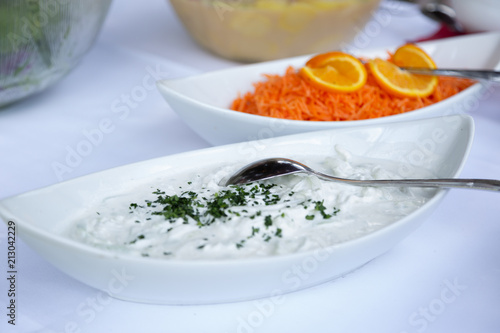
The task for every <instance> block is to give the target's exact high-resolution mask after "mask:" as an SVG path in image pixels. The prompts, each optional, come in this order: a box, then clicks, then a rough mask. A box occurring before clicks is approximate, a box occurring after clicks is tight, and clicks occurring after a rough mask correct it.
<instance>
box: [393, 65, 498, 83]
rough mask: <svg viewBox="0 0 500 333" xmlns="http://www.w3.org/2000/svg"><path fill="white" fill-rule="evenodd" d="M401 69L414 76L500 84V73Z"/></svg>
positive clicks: (490, 71)
mask: <svg viewBox="0 0 500 333" xmlns="http://www.w3.org/2000/svg"><path fill="white" fill-rule="evenodd" d="M401 69H404V70H406V71H408V72H410V73H413V74H420V75H441V76H454V77H463V78H466V79H474V80H487V81H493V82H500V71H492V70H468V69H442V68H438V69H430V68H416V67H401Z"/></svg>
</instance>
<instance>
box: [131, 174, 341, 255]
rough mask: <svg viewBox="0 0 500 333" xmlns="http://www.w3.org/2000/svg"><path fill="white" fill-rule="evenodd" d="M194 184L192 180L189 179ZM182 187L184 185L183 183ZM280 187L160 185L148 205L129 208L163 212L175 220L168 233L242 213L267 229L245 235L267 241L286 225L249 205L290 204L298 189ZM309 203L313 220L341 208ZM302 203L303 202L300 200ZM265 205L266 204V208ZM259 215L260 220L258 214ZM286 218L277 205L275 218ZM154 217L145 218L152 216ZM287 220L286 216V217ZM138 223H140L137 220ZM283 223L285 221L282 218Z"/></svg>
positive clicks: (306, 203) (254, 228) (280, 233)
mask: <svg viewBox="0 0 500 333" xmlns="http://www.w3.org/2000/svg"><path fill="white" fill-rule="evenodd" d="M188 185H191V182H188ZM181 188H182V187H181ZM280 189H282V187H281V186H280V185H277V184H262V183H258V184H256V183H253V184H246V185H243V186H230V187H228V188H225V189H223V190H220V191H217V192H213V193H208V192H209V190H208V189H207V190H206V191H205V192H204V196H200V195H199V194H198V193H196V192H194V191H184V192H182V193H180V194H174V195H167V194H166V192H164V191H162V190H160V189H157V190H156V191H154V192H153V194H155V195H156V196H157V197H156V200H145V203H146V204H145V205H144V206H141V205H139V204H137V203H131V204H130V205H129V210H131V213H132V211H133V210H136V209H143V210H146V212H147V213H148V214H151V215H157V216H163V218H164V219H165V220H166V221H168V222H169V223H171V224H172V227H170V228H168V229H167V230H166V231H165V232H166V233H168V232H170V231H171V230H172V229H174V228H175V227H176V225H180V224H191V225H195V226H197V227H198V228H204V227H207V226H210V225H211V224H213V223H216V222H217V223H226V222H227V221H230V220H231V219H232V218H233V217H243V218H248V219H251V220H256V222H255V223H262V224H261V226H262V227H265V232H261V230H262V228H260V227H259V225H258V224H257V225H254V226H252V228H251V230H249V234H248V236H247V238H246V239H251V238H254V237H255V236H256V235H258V234H259V238H260V239H262V240H263V241H265V242H269V241H271V240H272V239H273V238H276V237H277V238H281V237H283V229H281V228H279V227H278V226H279V223H278V222H280V221H278V220H276V221H274V220H273V216H272V215H270V214H266V215H265V216H263V215H264V214H263V213H262V210H254V211H253V212H252V213H249V211H248V209H247V208H246V207H248V206H263V207H264V206H270V205H278V204H281V207H282V208H281V209H283V208H290V205H289V204H286V205H285V203H288V202H290V201H291V199H290V197H292V196H293V195H294V194H295V193H294V192H293V191H289V192H285V193H284V195H283V196H282V195H280V194H278V193H280ZM310 204H312V205H314V208H313V211H311V210H309V213H308V214H307V215H305V219H306V220H313V219H315V218H316V217H317V215H318V214H317V213H319V215H321V217H322V218H323V219H329V218H331V217H332V216H334V215H336V214H337V213H338V212H339V210H338V209H337V208H333V211H332V212H331V213H328V212H327V211H329V209H327V207H325V205H324V201H312V200H311V199H307V200H305V201H304V202H302V203H301V205H302V206H304V209H306V210H308V209H309V208H308V206H310ZM299 205H300V203H299ZM263 209H265V208H263ZM257 217H259V219H258V220H257V219H256V218H257ZM279 217H281V218H286V214H285V212H283V211H281V210H280V209H278V213H277V215H275V218H279ZM150 219H151V218H146V220H150ZM285 221H286V220H285ZM136 223H140V221H139V220H136ZM280 223H283V222H280ZM144 238H145V236H144V235H139V236H137V237H136V239H134V240H132V241H131V242H130V244H134V243H136V242H137V241H138V240H141V239H144ZM203 241H204V243H202V245H198V246H197V249H199V250H202V249H203V248H204V247H205V246H206V245H207V244H208V243H207V242H208V241H209V239H208V238H205V239H204V240H203ZM244 245H245V239H243V240H241V241H239V242H238V243H235V246H236V248H238V249H240V248H242V247H243V246H244ZM163 254H164V255H171V254H172V253H171V252H164V253H163Z"/></svg>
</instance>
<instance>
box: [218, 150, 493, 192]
mask: <svg viewBox="0 0 500 333" xmlns="http://www.w3.org/2000/svg"><path fill="white" fill-rule="evenodd" d="M296 173H306V174H310V175H314V176H316V177H318V178H321V179H323V180H327V181H336V182H340V183H345V184H351V185H358V186H399V187H437V188H468V189H478V190H489V191H497V192H500V180H495V179H457V178H441V179H364V180H359V179H346V178H339V177H334V176H330V175H327V174H324V173H321V172H318V171H315V170H313V169H311V168H310V167H308V166H307V165H305V164H303V163H300V162H297V161H294V160H291V159H289V158H266V159H263V160H259V161H256V162H253V163H250V164H248V165H246V166H244V167H243V168H241V169H240V170H238V171H237V172H236V173H235V174H233V175H232V176H231V177H229V178H227V180H226V179H223V180H222V181H221V184H220V185H222V186H229V185H243V184H248V183H252V182H255V181H259V180H265V179H271V178H275V177H280V176H285V175H291V174H296Z"/></svg>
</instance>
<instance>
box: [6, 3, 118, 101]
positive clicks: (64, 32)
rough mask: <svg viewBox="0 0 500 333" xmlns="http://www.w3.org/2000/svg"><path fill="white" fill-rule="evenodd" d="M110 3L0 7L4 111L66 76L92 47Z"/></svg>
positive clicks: (10, 4)
mask: <svg viewBox="0 0 500 333" xmlns="http://www.w3.org/2000/svg"><path fill="white" fill-rule="evenodd" d="M110 3H111V0H66V1H42V0H18V1H2V2H0V107H1V106H3V105H6V104H9V103H12V102H14V101H17V100H19V99H21V98H23V97H26V96H28V95H31V94H33V93H36V92H39V91H41V90H43V89H45V88H47V87H48V86H50V85H51V84H53V83H55V82H57V81H58V80H59V79H60V78H61V77H63V76H64V75H66V74H67V73H68V72H69V71H70V70H71V69H72V68H73V67H74V66H75V65H76V64H77V63H78V61H79V60H80V59H81V58H82V56H83V55H84V54H85V53H86V52H87V50H88V49H89V48H90V47H91V45H92V43H93V41H94V39H95V37H96V36H97V34H98V33H99V31H100V29H101V26H102V23H103V21H104V19H105V17H106V15H107V12H108V9H109V6H110Z"/></svg>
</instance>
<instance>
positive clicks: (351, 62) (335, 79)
mask: <svg viewBox="0 0 500 333" xmlns="http://www.w3.org/2000/svg"><path fill="white" fill-rule="evenodd" d="M299 73H300V75H301V76H302V77H303V78H304V79H306V80H307V81H308V82H309V83H310V84H311V85H314V86H316V87H318V88H321V89H325V90H328V91H333V92H353V91H356V90H358V89H360V88H361V87H363V85H364V84H365V83H366V78H367V73H366V68H365V66H364V65H363V64H362V63H361V61H359V60H358V59H356V58H355V57H353V56H351V55H349V54H346V53H343V52H328V53H323V54H319V55H317V56H315V57H313V58H311V59H310V60H309V61H308V62H307V63H306V65H305V66H304V67H302V68H301V69H300V72H299Z"/></svg>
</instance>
